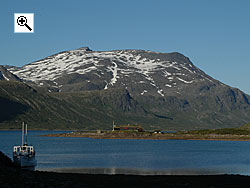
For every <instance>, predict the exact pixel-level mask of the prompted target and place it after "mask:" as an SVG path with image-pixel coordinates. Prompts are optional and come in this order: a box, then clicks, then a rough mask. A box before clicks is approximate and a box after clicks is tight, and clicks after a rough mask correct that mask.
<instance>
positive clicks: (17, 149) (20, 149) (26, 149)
mask: <svg viewBox="0 0 250 188" xmlns="http://www.w3.org/2000/svg"><path fill="white" fill-rule="evenodd" d="M13 153H14V154H15V155H18V154H20V153H23V154H28V155H29V154H31V155H33V154H35V151H34V148H33V146H27V145H23V146H14V148H13Z"/></svg>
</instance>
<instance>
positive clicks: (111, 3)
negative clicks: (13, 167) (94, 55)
mask: <svg viewBox="0 0 250 188" xmlns="http://www.w3.org/2000/svg"><path fill="white" fill-rule="evenodd" d="M14 13H34V33H33V34H30V33H29V34H27V33H14ZM0 16H1V25H0V64H1V65H15V66H23V65H25V64H28V63H31V62H33V61H36V60H39V59H42V58H44V57H47V56H49V55H52V54H55V53H58V52H61V51H65V50H72V49H76V48H80V47H84V46H88V47H89V48H90V49H92V50H95V51H99V50H102V51H109V50H119V49H143V50H151V51H157V52H166V53H168V52H179V53H182V54H184V55H185V56H187V57H189V58H190V60H191V61H192V62H193V63H194V65H196V66H197V67H198V68H200V69H201V70H203V71H204V72H205V73H207V74H208V75H210V76H212V77H214V78H215V79H217V80H220V81H221V82H223V83H225V84H227V85H230V86H232V87H236V88H239V89H241V90H242V91H244V92H246V93H247V94H250V84H249V81H250V73H249V71H250V61H249V59H250V1H249V0H237V1H236V0H105V1H104V0H91V1H90V0H70V1H69V0H66V1H65V0H42V1H40V0H22V1H20V0H2V1H0Z"/></svg>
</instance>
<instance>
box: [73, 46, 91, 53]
mask: <svg viewBox="0 0 250 188" xmlns="http://www.w3.org/2000/svg"><path fill="white" fill-rule="evenodd" d="M76 50H81V51H85V52H91V51H92V50H91V49H90V48H89V47H88V46H84V47H81V48H78V49H76Z"/></svg>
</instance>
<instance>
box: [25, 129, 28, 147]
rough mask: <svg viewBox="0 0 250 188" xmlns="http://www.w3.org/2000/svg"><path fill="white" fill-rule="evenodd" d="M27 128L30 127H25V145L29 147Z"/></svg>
mask: <svg viewBox="0 0 250 188" xmlns="http://www.w3.org/2000/svg"><path fill="white" fill-rule="evenodd" d="M27 127H28V125H27V124H26V127H25V143H24V144H25V145H27V143H28V142H27V135H28V128H27Z"/></svg>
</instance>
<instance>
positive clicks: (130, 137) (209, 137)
mask: <svg viewBox="0 0 250 188" xmlns="http://www.w3.org/2000/svg"><path fill="white" fill-rule="evenodd" d="M41 136H45V137H71V138H74V137H76V138H93V139H127V140H211V141H213V140H214V141H250V136H246V135H226V134H225V135H215V134H211V135H209V134H207V135H196V134H186V135H185V134H182V135H180V134H173V133H171V134H169V133H166V134H157V133H154V134H152V135H138V134H132V133H131V134H130V133H129V134H127V133H119V134H112V133H111V134H110V133H107V134H106V133H77V132H74V133H63V134H48V135H41Z"/></svg>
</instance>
